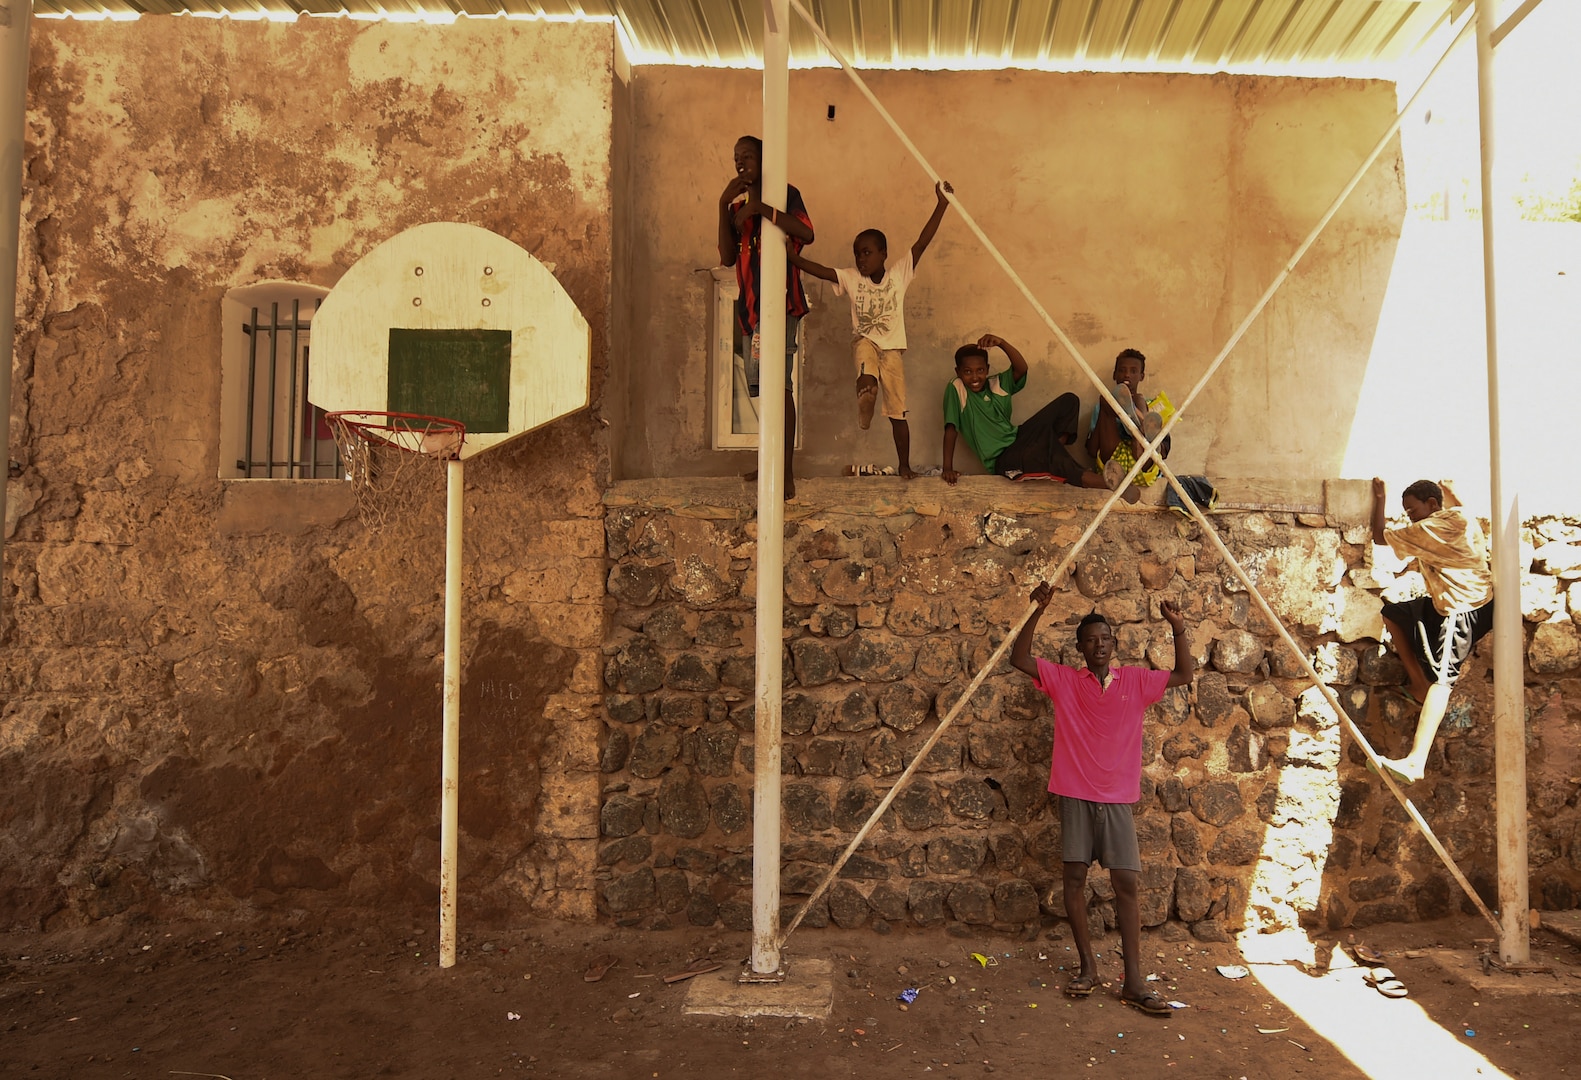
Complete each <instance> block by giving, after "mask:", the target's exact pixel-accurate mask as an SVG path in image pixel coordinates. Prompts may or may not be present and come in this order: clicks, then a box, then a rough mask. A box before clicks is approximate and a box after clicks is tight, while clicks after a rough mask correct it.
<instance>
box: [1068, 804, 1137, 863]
mask: <svg viewBox="0 0 1581 1080" xmlns="http://www.w3.org/2000/svg"><path fill="white" fill-rule="evenodd" d="M1059 820H1060V837H1061V847H1062V858H1063V859H1064V860H1065V861H1066V862H1079V863H1092V862H1098V863H1102V864H1103V867H1104V869H1106V870H1135V871H1137V872H1140V871H1141V869H1142V855H1141V852H1139V851H1138V850H1137V847H1136V823H1135V822H1134V821H1133V820H1132V818H1131V804H1130V803H1100V802H1088V801H1087V800H1086V799H1073V798H1071V797H1070V796H1069V795H1061V796H1060V797H1059Z"/></svg>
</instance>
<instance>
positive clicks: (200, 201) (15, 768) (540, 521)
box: [0, 18, 617, 928]
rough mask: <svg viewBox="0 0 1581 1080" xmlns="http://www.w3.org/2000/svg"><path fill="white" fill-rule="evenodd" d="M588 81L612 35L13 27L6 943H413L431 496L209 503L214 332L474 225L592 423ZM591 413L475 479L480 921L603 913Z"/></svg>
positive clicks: (471, 565) (605, 326)
mask: <svg viewBox="0 0 1581 1080" xmlns="http://www.w3.org/2000/svg"><path fill="white" fill-rule="evenodd" d="M614 51H615V35H614V29H613V27H611V26H610V25H608V24H581V25H573V24H566V23H525V22H512V23H504V22H499V21H493V20H491V21H489V22H487V23H468V22H466V21H465V20H463V21H461V22H459V23H457V24H456V25H454V26H450V27H437V26H412V25H397V24H393V23H373V24H369V23H359V22H352V21H348V20H339V19H336V20H323V19H311V20H310V19H304V20H302V21H301V22H300V23H296V24H291V25H280V24H271V23H245V22H234V21H230V20H224V21H218V20H209V19H176V18H147V19H143V20H141V21H139V22H137V23H134V24H126V23H94V24H85V23H80V22H57V21H43V20H39V21H37V22H36V23H35V27H34V40H33V50H32V73H31V80H30V90H29V94H30V96H29V112H28V117H27V125H28V126H27V148H26V153H27V157H26V162H25V170H26V180H25V190H24V212H23V222H22V260H21V282H20V289H19V300H20V306H19V311H20V326H19V336H18V341H17V349H16V360H15V380H14V383H13V391H14V393H13V398H12V401H11V402H10V403H9V404H10V407H11V410H12V418H13V419H12V428H11V446H10V458H11V478H10V486H9V489H8V494H9V499H8V504H7V510H8V520H7V522H6V534H7V537H8V539H7V542H6V547H5V582H4V595H3V606H4V625H3V635H4V649H3V650H0V703H3V708H0V927H7V928H9V927H13V926H16V927H38V926H41V925H42V926H51V927H53V926H61V925H72V924H74V923H76V922H80V921H84V920H92V919H98V918H105V917H108V916H112V915H115V914H118V913H121V912H126V913H128V914H136V915H154V916H156V917H194V916H198V917H202V916H211V915H212V916H225V915H231V914H233V915H236V916H240V917H246V916H248V915H250V914H253V913H258V912H266V911H274V912H280V913H287V914H289V913H294V912H300V911H317V912H324V911H336V912H341V913H350V912H366V911H373V910H383V911H391V910H394V911H400V912H402V913H405V912H407V911H420V912H425V913H426V912H431V911H433V910H434V908H435V906H436V905H437V898H438V826H437V818H438V801H439V730H440V680H441V659H440V650H441V641H442V637H441V625H442V621H443V611H442V602H441V592H442V581H443V551H444V539H443V494H442V492H443V487H444V481H443V478H442V475H441V473H440V472H439V471H438V470H435V471H433V472H432V473H430V474H428V475H426V476H421V477H414V484H416V485H418V489H419V490H420V491H422V492H423V497H422V498H419V499H418V500H417V503H416V505H414V506H413V507H412V508H411V509H410V511H408V512H406V513H403V514H401V515H399V516H398V518H397V520H396V522H395V525H394V527H392V528H390V529H387V530H385V531H384V532H381V533H371V532H369V531H367V530H365V529H363V528H362V527H361V526H359V525H358V524H357V521H356V517H355V514H354V513H353V512H352V505H351V502H350V498H349V494H348V492H347V490H346V486H345V485H344V484H341V483H338V482H335V481H318V482H312V481H304V482H286V481H236V482H222V481H220V480H219V479H218V478H217V477H218V473H219V457H220V454H221V447H220V437H219V420H220V407H221V394H220V382H221V326H220V310H221V299H222V297H223V296H224V295H225V293H226V291H227V290H228V289H232V288H236V287H238V286H242V285H249V284H252V283H255V282H260V281H268V280H272V279H284V280H296V281H304V282H309V283H312V284H315V285H320V286H325V287H328V286H333V285H334V284H335V282H336V281H337V280H338V279H339V277H340V276H341V274H343V273H344V272H345V270H346V269H347V268H348V267H349V266H351V265H352V264H353V263H354V262H355V261H356V260H357V259H358V258H360V257H361V256H362V255H363V254H364V253H366V252H367V251H368V250H369V249H371V248H372V247H373V246H374V245H376V244H378V243H380V242H382V241H383V240H385V239H387V238H388V237H389V236H391V235H393V234H395V233H397V232H399V231H401V230H403V229H406V228H408V227H410V226H413V225H417V224H420V223H423V222H428V221H435V220H447V221H462V222H469V223H473V224H477V225H480V226H483V227H485V228H488V229H491V230H493V231H495V232H497V233H500V234H502V235H504V236H506V237H508V238H510V239H512V240H514V241H515V242H517V243H519V244H520V245H522V246H523V247H525V248H526V249H527V250H529V251H530V252H532V253H533V254H534V255H535V256H537V257H538V258H539V259H540V260H541V261H543V262H545V263H546V264H548V265H550V266H552V267H554V271H555V274H556V276H557V278H558V279H559V280H560V282H561V283H562V284H563V285H564V286H565V288H566V289H567V291H568V292H569V293H570V295H571V297H572V298H573V300H575V302H576V303H577V305H578V306H579V307H580V309H581V311H582V312H583V314H584V315H585V316H586V318H587V320H588V323H589V324H590V326H591V329H592V338H593V356H594V395H595V401H596V400H597V398H598V396H599V395H600V394H601V393H602V389H603V385H604V379H605V375H606V373H607V370H608V366H609V352H610V324H611V319H610V289H611V265H612V262H613V261H614V259H615V257H616V248H617V244H616V240H615V237H614V236H613V228H612V209H611V203H612V185H611V180H610V171H611V165H610V156H611V116H610V113H611V102H612V92H613V83H614V78H615V77H614V73H613V60H614ZM503 72H508V73H509V76H508V77H503V76H502V74H501V73H503ZM369 404H370V406H376V405H377V404H378V403H377V402H373V403H369ZM595 415H596V410H595V412H593V413H584V414H579V415H576V416H572V417H568V418H566V419H564V420H562V421H559V422H557V423H556V424H554V425H552V426H550V427H549V428H546V429H544V430H542V431H539V432H535V433H533V434H531V435H529V436H526V437H524V438H523V439H521V440H518V441H517V442H515V443H512V444H511V445H510V446H508V447H505V448H501V449H499V450H496V451H494V452H492V453H490V454H488V455H484V456H483V457H480V458H478V459H476V460H475V461H473V462H472V463H471V464H470V465H469V467H468V469H467V474H466V475H467V490H466V506H467V517H468V524H467V530H468V531H467V546H466V569H465V597H464V599H465V603H466V609H467V634H466V639H465V647H466V652H467V666H466V669H465V672H464V676H465V690H464V693H463V702H462V704H463V712H464V715H465V718H466V721H465V722H466V738H465V741H464V748H463V751H462V773H463V785H464V790H465V792H466V794H465V798H464V799H463V802H462V806H461V826H462V830H463V832H464V837H463V841H462V855H461V872H462V895H463V897H464V900H463V906H462V913H463V917H464V918H467V919H472V920H500V919H504V918H507V917H509V916H510V915H519V914H520V913H522V912H524V911H538V912H542V913H548V914H556V915H564V916H570V917H588V916H590V915H591V914H592V913H593V892H592V886H593V882H592V879H591V873H590V867H591V865H592V862H593V857H594V850H593V849H594V838H595V837H596V833H597V785H596V776H597V774H596V768H597V755H596V749H595V739H594V738H593V732H594V731H596V729H597V725H598V719H597V709H598V704H599V700H600V698H599V691H600V686H599V670H600V656H599V645H600V643H601V642H602V640H603V637H604V625H605V619H604V611H603V578H604V557H603V537H602V524H601V518H602V514H603V508H602V506H601V504H600V496H601V494H602V492H603V490H604V486H605V484H606V483H607V479H608V474H609V464H608V463H609V454H608V449H607V445H606V442H605V435H604V432H603V429H602V428H601V426H600V425H599V424H598V423H597V421H596V419H595ZM425 484H426V485H428V486H427V487H426V488H425V487H423V485H425Z"/></svg>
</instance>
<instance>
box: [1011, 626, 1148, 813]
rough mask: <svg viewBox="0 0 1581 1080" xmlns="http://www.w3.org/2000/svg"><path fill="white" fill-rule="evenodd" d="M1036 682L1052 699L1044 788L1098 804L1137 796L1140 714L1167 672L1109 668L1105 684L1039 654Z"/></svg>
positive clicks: (1128, 800) (1130, 800)
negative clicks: (1049, 752) (1050, 746)
mask: <svg viewBox="0 0 1581 1080" xmlns="http://www.w3.org/2000/svg"><path fill="white" fill-rule="evenodd" d="M1037 665H1038V678H1037V686H1038V689H1039V690H1042V691H1043V692H1044V693H1045V694H1047V695H1048V696H1049V698H1050V700H1052V701H1053V702H1054V759H1053V761H1052V762H1051V763H1050V767H1049V790H1050V791H1052V792H1054V793H1055V794H1056V795H1069V796H1071V797H1072V798H1076V799H1086V800H1087V801H1088V802H1100V803H1134V802H1136V800H1137V799H1139V798H1141V795H1142V716H1143V714H1144V713H1145V712H1146V711H1147V707H1148V706H1149V705H1151V704H1153V702H1155V701H1157V700H1158V699H1159V698H1161V697H1163V696H1164V688H1165V685H1166V684H1167V683H1168V682H1169V672H1167V671H1153V670H1152V669H1150V668H1138V667H1111V668H1110V669H1109V674H1110V675H1111V676H1113V678H1111V679H1110V681H1109V688H1108V689H1107V690H1105V689H1103V688H1102V687H1100V686H1099V685H1098V679H1097V676H1095V675H1093V673H1092V672H1090V671H1088V670H1087V669H1086V668H1082V669H1081V670H1079V671H1078V670H1076V669H1075V668H1068V667H1065V666H1064V665H1063V664H1051V663H1049V662H1048V661H1047V660H1044V659H1042V658H1041V657H1040V658H1039V659H1038V662H1037Z"/></svg>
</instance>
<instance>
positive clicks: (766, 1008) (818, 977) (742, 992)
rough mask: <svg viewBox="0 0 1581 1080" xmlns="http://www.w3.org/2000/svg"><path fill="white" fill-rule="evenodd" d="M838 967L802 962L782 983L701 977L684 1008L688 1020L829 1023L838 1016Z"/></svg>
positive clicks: (717, 974)
mask: <svg viewBox="0 0 1581 1080" xmlns="http://www.w3.org/2000/svg"><path fill="white" fill-rule="evenodd" d="M833 976H834V964H833V962H831V961H829V960H798V961H796V962H795V963H794V964H786V965H785V978H784V979H783V980H781V981H779V982H771V983H764V982H742V981H741V980H740V977H739V973H738V972H735V971H730V970H728V969H721V970H719V971H713V972H709V973H708V974H707V975H699V976H697V977H696V978H695V979H693V980H692V985H691V986H690V988H688V989H687V991H686V1001H685V1002H684V1003H683V1004H682V1006H681V1012H682V1014H684V1015H686V1016H787V1017H799V1018H804V1019H807V1020H827V1019H829V1016H830V1014H831V1013H833V1012H834V978H833Z"/></svg>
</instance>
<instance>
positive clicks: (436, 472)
mask: <svg viewBox="0 0 1581 1080" xmlns="http://www.w3.org/2000/svg"><path fill="white" fill-rule="evenodd" d="M325 419H326V420H327V421H328V422H329V427H330V430H331V431H332V432H333V433H334V435H335V446H336V447H337V448H338V449H339V451H340V460H341V463H342V464H343V465H344V466H345V468H346V479H347V480H349V481H351V486H352V491H353V492H355V494H356V500H357V517H358V518H359V519H360V520H361V521H362V524H363V526H364V527H365V528H367V529H369V530H381V529H383V528H384V527H385V526H386V525H388V524H389V523H391V522H401V521H405V520H408V519H409V518H410V516H411V514H412V513H413V512H414V511H415V510H417V509H418V507H419V506H420V505H421V504H422V503H423V502H424V501H426V500H427V499H429V498H431V497H432V495H433V493H434V492H435V491H437V490H440V489H441V488H442V487H443V485H442V483H441V482H440V479H439V478H440V477H441V476H442V475H443V473H444V469H443V467H442V466H443V463H444V462H446V461H450V460H452V459H453V458H455V457H456V456H457V455H459V454H460V452H461V444H462V442H463V441H464V440H465V439H466V434H467V429H466V425H465V424H463V423H461V421H459V420H446V419H444V418H443V417H438V416H422V415H419V414H416V413H392V412H358V411H355V410H350V411H343V412H332V413H328V414H326V416H325Z"/></svg>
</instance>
